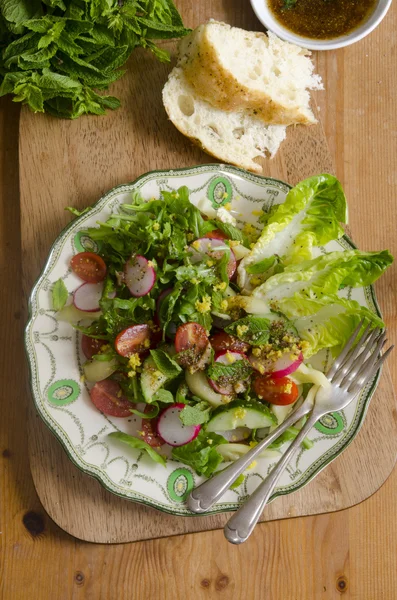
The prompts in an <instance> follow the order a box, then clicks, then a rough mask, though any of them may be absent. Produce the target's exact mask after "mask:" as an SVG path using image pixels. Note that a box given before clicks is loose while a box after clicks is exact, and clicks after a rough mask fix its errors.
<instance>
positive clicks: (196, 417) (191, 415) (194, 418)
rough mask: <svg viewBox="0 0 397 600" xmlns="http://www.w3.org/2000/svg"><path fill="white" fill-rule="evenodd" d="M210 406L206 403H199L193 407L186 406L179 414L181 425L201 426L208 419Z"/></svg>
mask: <svg viewBox="0 0 397 600" xmlns="http://www.w3.org/2000/svg"><path fill="white" fill-rule="evenodd" d="M210 413H211V406H210V405H209V404H208V403H207V402H199V403H197V404H194V405H193V406H189V405H186V406H185V408H184V409H183V410H182V411H181V412H180V415H179V418H180V420H181V421H182V423H183V424H184V425H186V426H188V425H203V423H207V421H209V418H210Z"/></svg>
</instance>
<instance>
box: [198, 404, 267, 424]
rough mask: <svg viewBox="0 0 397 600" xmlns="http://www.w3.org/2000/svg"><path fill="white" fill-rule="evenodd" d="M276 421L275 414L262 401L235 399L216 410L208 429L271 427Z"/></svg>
mask: <svg viewBox="0 0 397 600" xmlns="http://www.w3.org/2000/svg"><path fill="white" fill-rule="evenodd" d="M275 421H276V418H275V417H274V415H273V414H272V413H271V412H270V410H269V409H268V408H267V407H266V406H264V405H263V404H261V403H260V402H255V401H252V400H251V401H249V402H243V401H242V400H234V401H233V402H230V403H229V404H226V405H224V406H220V407H219V408H217V409H216V410H215V411H214V413H213V415H212V418H211V420H210V421H209V422H208V424H207V427H206V430H207V431H229V430H230V429H236V428H237V427H249V429H260V428H261V427H270V426H271V425H273V423H275Z"/></svg>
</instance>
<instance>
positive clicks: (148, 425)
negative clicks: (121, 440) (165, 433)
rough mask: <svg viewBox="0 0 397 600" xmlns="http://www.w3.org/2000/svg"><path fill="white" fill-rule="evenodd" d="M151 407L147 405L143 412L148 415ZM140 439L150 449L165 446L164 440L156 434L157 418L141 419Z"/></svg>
mask: <svg viewBox="0 0 397 600" xmlns="http://www.w3.org/2000/svg"><path fill="white" fill-rule="evenodd" d="M152 410H153V407H152V406H150V405H149V404H148V405H147V406H146V407H145V410H144V412H145V413H150V412H151V411H152ZM142 431H143V436H142V439H143V440H144V441H145V442H146V443H147V444H149V446H151V447H152V448H159V447H160V446H162V445H163V444H165V442H164V440H163V439H162V438H161V437H160V436H159V435H158V433H157V418H154V419H142Z"/></svg>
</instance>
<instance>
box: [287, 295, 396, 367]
mask: <svg viewBox="0 0 397 600" xmlns="http://www.w3.org/2000/svg"><path fill="white" fill-rule="evenodd" d="M280 310H281V311H282V312H283V313H284V314H285V316H287V317H288V318H289V319H290V320H291V321H292V322H293V324H294V326H295V327H296V329H297V331H298V334H299V336H300V337H301V339H302V340H304V341H305V342H306V344H304V348H303V354H304V356H305V358H308V357H309V356H312V355H314V354H316V353H317V352H319V351H320V350H322V349H323V348H331V351H332V354H333V355H334V356H336V355H337V354H339V352H340V351H341V349H342V348H343V346H344V345H345V344H346V342H347V340H348V339H349V337H350V336H351V334H352V333H353V331H354V329H355V328H356V327H357V325H358V324H359V323H360V321H362V320H363V321H364V326H363V330H364V327H366V326H367V325H368V324H371V326H372V327H381V328H382V327H384V323H383V321H382V319H380V318H379V317H378V316H377V315H376V314H375V313H373V312H372V311H370V310H369V309H368V308H365V307H364V306H360V304H359V303H358V302H356V301H355V300H347V299H346V298H339V297H338V296H336V295H333V296H323V297H322V298H321V299H319V298H308V297H307V296H304V295H303V294H299V293H297V294H295V295H294V296H291V297H289V298H285V299H283V300H282V301H281V302H280Z"/></svg>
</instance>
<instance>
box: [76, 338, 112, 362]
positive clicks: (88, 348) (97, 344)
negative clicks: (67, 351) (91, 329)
mask: <svg viewBox="0 0 397 600" xmlns="http://www.w3.org/2000/svg"><path fill="white" fill-rule="evenodd" d="M105 344H106V341H105V340H97V339H95V338H92V337H88V335H84V334H83V336H82V338H81V349H82V351H83V354H84V356H85V357H86V358H88V360H91V358H92V357H93V356H94V354H98V353H99V351H100V350H101V348H102V346H104V345H105Z"/></svg>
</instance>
